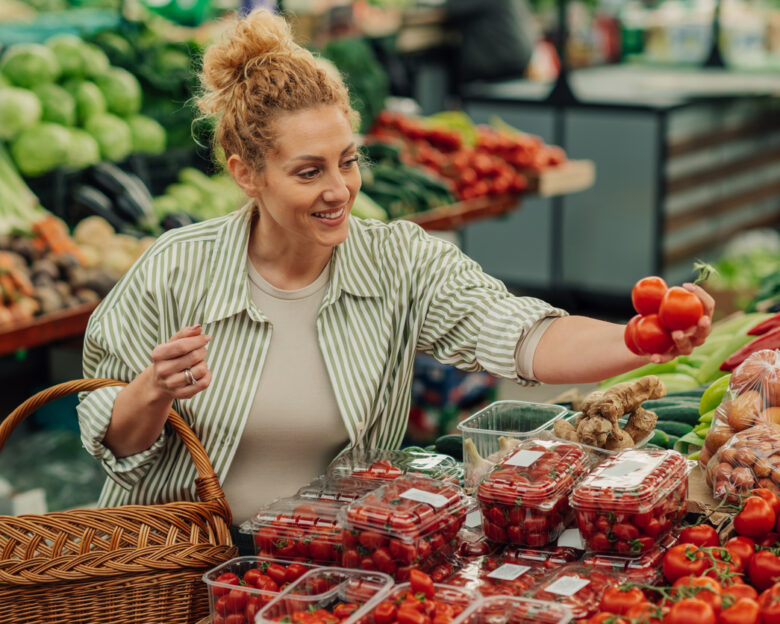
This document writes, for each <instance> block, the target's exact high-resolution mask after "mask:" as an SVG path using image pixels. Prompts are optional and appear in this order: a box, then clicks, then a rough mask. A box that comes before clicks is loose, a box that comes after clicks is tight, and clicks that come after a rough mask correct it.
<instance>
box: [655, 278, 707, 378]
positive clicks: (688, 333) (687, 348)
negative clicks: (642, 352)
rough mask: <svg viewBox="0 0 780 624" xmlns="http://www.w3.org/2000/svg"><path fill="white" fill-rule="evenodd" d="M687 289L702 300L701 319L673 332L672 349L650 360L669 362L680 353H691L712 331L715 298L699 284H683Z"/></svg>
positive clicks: (658, 362)
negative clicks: (693, 324)
mask: <svg viewBox="0 0 780 624" xmlns="http://www.w3.org/2000/svg"><path fill="white" fill-rule="evenodd" d="M683 288H685V290H687V291H690V292H692V293H693V294H694V295H696V296H697V297H698V298H699V300H700V301H701V305H702V308H703V309H704V314H703V315H702V317H701V318H700V319H699V322H698V323H697V324H696V325H695V326H694V327H691V328H689V329H686V330H684V331H683V330H675V331H673V332H672V341H673V342H674V346H673V347H672V348H671V350H669V351H667V352H666V353H663V354H655V355H653V356H652V357H651V358H650V361H652V362H654V363H656V364H660V363H662V362H669V361H670V360H673V359H674V358H676V357H677V356H678V355H689V354H690V353H691V351H693V348H694V347H698V346H699V345H701V344H704V341H705V340H706V339H707V336H708V335H709V333H710V331H711V330H712V312H713V310H714V309H715V300H714V299H713V298H712V297H711V296H710V295H709V293H707V291H705V290H704V289H703V288H700V287H699V286H695V285H694V284H691V283H686V284H683Z"/></svg>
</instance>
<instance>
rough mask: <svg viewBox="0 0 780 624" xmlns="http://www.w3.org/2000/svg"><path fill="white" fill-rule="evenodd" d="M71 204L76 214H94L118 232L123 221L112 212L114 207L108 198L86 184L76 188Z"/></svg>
mask: <svg viewBox="0 0 780 624" xmlns="http://www.w3.org/2000/svg"><path fill="white" fill-rule="evenodd" d="M73 203H74V207H75V209H76V213H77V214H78V213H80V212H83V213H86V214H94V215H98V216H100V217H103V218H104V219H105V220H106V221H108V222H109V223H110V224H111V226H112V227H113V228H114V229H115V230H118V229H120V228H121V227H122V226H123V225H124V223H125V220H124V219H122V218H121V217H120V215H119V214H117V212H116V211H115V210H114V205H113V203H112V202H111V200H110V199H109V198H108V196H107V195H106V194H105V193H103V192H102V191H99V190H98V189H96V188H95V187H93V186H88V185H86V184H84V185H81V186H79V187H77V188H76V190H75V191H74V192H73Z"/></svg>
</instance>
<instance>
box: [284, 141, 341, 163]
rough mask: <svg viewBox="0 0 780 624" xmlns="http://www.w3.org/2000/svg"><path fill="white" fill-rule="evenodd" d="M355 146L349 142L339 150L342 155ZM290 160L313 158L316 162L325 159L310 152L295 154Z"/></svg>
mask: <svg viewBox="0 0 780 624" xmlns="http://www.w3.org/2000/svg"><path fill="white" fill-rule="evenodd" d="M354 147H355V144H354V143H350V144H349V145H347V147H345V148H344V149H343V150H342V151H341V155H342V156H343V155H344V154H346V153H347V152H348V151H349V150H351V149H353V148H354ZM292 160H314V161H316V162H325V159H324V158H323V157H322V156H313V155H312V154H302V155H301V156H296V157H295V158H293V159H292Z"/></svg>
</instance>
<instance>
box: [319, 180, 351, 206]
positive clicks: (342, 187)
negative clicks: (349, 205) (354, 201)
mask: <svg viewBox="0 0 780 624" xmlns="http://www.w3.org/2000/svg"><path fill="white" fill-rule="evenodd" d="M349 197H350V191H349V187H348V186H347V182H346V180H345V179H344V176H343V175H341V174H340V173H337V174H335V175H333V176H331V177H330V180H329V184H328V188H327V189H326V190H325V192H324V193H323V194H322V199H323V200H325V201H326V202H328V203H329V204H344V203H346V202H347V201H348V200H349Z"/></svg>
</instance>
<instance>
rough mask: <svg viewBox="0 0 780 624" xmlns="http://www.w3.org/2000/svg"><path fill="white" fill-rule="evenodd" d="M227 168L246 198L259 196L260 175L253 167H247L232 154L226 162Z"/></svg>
mask: <svg viewBox="0 0 780 624" xmlns="http://www.w3.org/2000/svg"><path fill="white" fill-rule="evenodd" d="M227 168H228V171H230V175H231V176H233V179H234V180H235V181H236V184H238V186H240V187H241V190H243V191H244V193H246V195H247V197H257V196H258V195H260V188H261V177H262V176H261V174H259V173H258V172H257V171H255V169H254V168H253V167H250V166H249V165H247V164H246V163H245V162H244V161H243V160H242V159H241V157H240V156H239V155H238V154H233V155H232V156H231V157H230V158H228V160H227Z"/></svg>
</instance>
